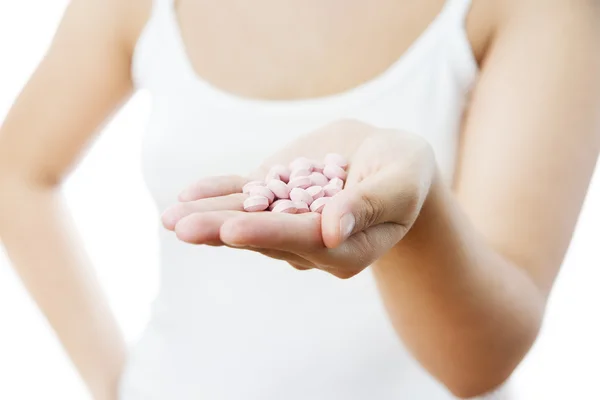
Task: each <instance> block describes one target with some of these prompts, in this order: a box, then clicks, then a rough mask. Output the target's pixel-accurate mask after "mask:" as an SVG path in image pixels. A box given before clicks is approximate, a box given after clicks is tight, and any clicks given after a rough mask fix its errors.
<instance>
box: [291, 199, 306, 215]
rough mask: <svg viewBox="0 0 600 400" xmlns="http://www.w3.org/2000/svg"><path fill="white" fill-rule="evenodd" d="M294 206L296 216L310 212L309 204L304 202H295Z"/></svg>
mask: <svg viewBox="0 0 600 400" xmlns="http://www.w3.org/2000/svg"><path fill="white" fill-rule="evenodd" d="M294 205H295V206H296V214H304V213H307V212H309V211H310V208H309V207H308V204H306V203H305V202H303V201H295V202H294Z"/></svg>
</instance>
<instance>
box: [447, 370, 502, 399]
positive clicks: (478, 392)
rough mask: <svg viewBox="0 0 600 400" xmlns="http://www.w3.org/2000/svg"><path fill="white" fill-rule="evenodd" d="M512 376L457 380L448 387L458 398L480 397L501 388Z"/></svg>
mask: <svg viewBox="0 0 600 400" xmlns="http://www.w3.org/2000/svg"><path fill="white" fill-rule="evenodd" d="M509 377H510V374H509V375H507V376H499V377H495V378H493V379H489V378H488V379H486V380H482V379H479V380H477V379H473V380H470V381H464V382H456V383H452V384H450V385H446V388H447V389H448V390H449V391H450V393H452V394H453V395H454V396H455V397H456V398H458V399H465V400H468V399H478V398H480V397H484V396H489V395H491V394H493V393H494V392H496V391H498V390H500V389H501V388H502V387H503V385H504V384H505V382H506V381H507V380H508V378H509Z"/></svg>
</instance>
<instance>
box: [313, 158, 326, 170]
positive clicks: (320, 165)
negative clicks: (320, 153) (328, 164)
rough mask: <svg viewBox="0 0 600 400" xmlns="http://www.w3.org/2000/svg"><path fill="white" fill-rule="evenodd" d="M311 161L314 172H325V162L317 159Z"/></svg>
mask: <svg viewBox="0 0 600 400" xmlns="http://www.w3.org/2000/svg"><path fill="white" fill-rule="evenodd" d="M311 162H312V171H313V172H321V173H322V172H323V168H325V163H323V162H320V161H316V160H311Z"/></svg>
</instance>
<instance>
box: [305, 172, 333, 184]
mask: <svg viewBox="0 0 600 400" xmlns="http://www.w3.org/2000/svg"><path fill="white" fill-rule="evenodd" d="M309 178H310V181H311V182H312V184H313V186H325V185H327V184H328V183H329V179H327V177H326V176H325V175H323V174H322V173H320V172H313V173H312V174H310V176H309Z"/></svg>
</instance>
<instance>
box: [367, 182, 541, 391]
mask: <svg viewBox="0 0 600 400" xmlns="http://www.w3.org/2000/svg"><path fill="white" fill-rule="evenodd" d="M374 272H375V275H376V277H377V281H378V285H379V287H380V291H381V294H382V297H383V298H384V301H385V305H386V307H387V309H388V311H389V315H390V318H391V320H392V322H393V324H394V326H395V328H396V330H397V332H398V333H399V335H400V336H401V338H402V340H403V341H404V342H405V343H406V345H407V346H408V347H409V348H410V350H411V351H412V352H413V354H414V355H415V356H416V357H417V359H418V360H419V361H420V362H421V363H422V364H423V365H424V366H425V367H426V368H427V369H428V370H429V371H430V372H431V373H432V374H433V375H435V376H436V377H437V378H438V379H440V380H441V381H442V382H444V383H445V384H446V385H447V386H448V387H449V388H450V389H451V390H452V391H454V392H455V393H456V394H458V395H460V396H463V397H470V396H474V395H479V394H482V393H484V392H486V391H488V390H491V389H493V388H494V387H495V386H497V385H499V384H500V383H502V382H503V381H504V380H505V379H506V378H507V377H508V376H509V375H510V373H511V372H512V371H513V369H514V368H515V367H516V365H517V364H518V363H519V362H520V361H521V359H522V358H523V357H524V355H525V354H526V352H527V351H528V350H529V348H530V347H531V345H532V343H533V341H534V340H535V337H536V335H537V333H538V330H539V327H540V323H541V319H542V314H543V309H544V305H545V300H544V296H542V294H541V292H540V291H539V290H538V288H537V287H536V286H535V284H534V283H533V281H532V280H531V279H530V278H529V276H528V275H527V274H526V273H525V272H524V271H523V270H522V269H520V268H519V267H518V266H516V265H515V264H513V263H511V262H510V261H509V260H507V259H505V258H504V257H502V256H501V255H500V254H499V253H497V252H495V251H494V250H493V249H492V248H491V247H490V246H488V245H487V244H486V243H485V241H484V240H483V238H481V237H480V235H479V234H478V232H476V231H475V229H474V227H473V226H472V225H471V224H470V223H469V221H468V219H467V218H466V216H465V215H463V213H462V211H461V209H460V207H459V205H458V204H456V201H455V200H454V196H453V195H452V193H451V192H450V189H448V188H447V187H446V186H445V185H444V184H443V183H441V182H440V181H439V179H436V180H435V183H434V184H433V186H432V188H431V191H430V195H429V196H428V199H427V200H426V202H425V204H424V206H423V209H422V210H421V214H420V216H419V218H418V219H417V221H416V223H415V225H414V226H413V228H412V229H411V230H410V232H409V233H408V234H407V236H406V237H405V238H404V239H403V240H402V241H401V242H400V243H399V244H398V245H397V246H396V247H395V248H394V249H393V250H392V251H391V252H390V253H388V254H387V255H386V256H385V257H383V258H382V259H381V260H380V261H379V262H377V264H376V265H375V266H374Z"/></svg>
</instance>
